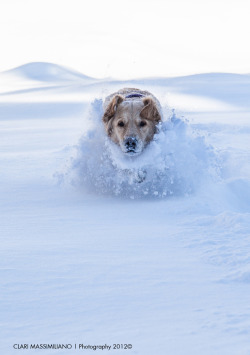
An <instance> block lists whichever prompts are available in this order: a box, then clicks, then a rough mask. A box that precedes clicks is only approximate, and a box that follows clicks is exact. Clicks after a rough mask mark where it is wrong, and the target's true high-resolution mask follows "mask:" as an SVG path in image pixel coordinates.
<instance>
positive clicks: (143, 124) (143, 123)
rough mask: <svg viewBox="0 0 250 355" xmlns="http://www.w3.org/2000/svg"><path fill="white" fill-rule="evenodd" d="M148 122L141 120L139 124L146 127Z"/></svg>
mask: <svg viewBox="0 0 250 355" xmlns="http://www.w3.org/2000/svg"><path fill="white" fill-rule="evenodd" d="M146 124H147V123H146V122H145V121H141V122H140V123H139V126H140V127H144V126H146Z"/></svg>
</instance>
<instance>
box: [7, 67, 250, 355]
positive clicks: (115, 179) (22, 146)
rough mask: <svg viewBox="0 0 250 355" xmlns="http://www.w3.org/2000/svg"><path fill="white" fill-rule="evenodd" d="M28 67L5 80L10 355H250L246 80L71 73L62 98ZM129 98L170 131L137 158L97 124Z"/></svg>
mask: <svg viewBox="0 0 250 355" xmlns="http://www.w3.org/2000/svg"><path fill="white" fill-rule="evenodd" d="M33 68H34V64H33V63H31V64H29V65H26V66H22V67H20V68H18V69H17V70H16V71H14V72H13V71H12V72H11V73H4V74H1V75H2V76H1V77H4V78H5V82H6V83H10V82H11V83H12V84H11V85H9V86H8V85H6V91H4V90H3V87H4V85H3V86H2V89H1V90H2V91H1V94H0V129H1V130H0V132H1V140H0V146H1V150H0V162H1V183H0V194H1V200H0V206H1V221H0V226H1V227H0V228H1V258H0V276H1V293H0V299H1V310H0V311H1V318H0V319H1V331H0V334H1V340H0V348H1V354H4V355H9V354H11V355H12V354H15V353H16V351H17V350H14V349H13V344H25V343H28V344H34V343H35V344H37V343H38V344H40V343H41V344H50V343H53V344H60V343H64V344H65V343H66V344H68V343H71V344H75V343H76V344H79V343H83V344H85V345H104V344H105V343H106V344H110V345H112V344H113V343H121V344H124V343H127V344H133V348H132V350H119V351H118V350H110V351H108V350H96V352H99V353H100V352H101V353H105V354H106V353H115V352H118V353H119V354H127V353H130V354H140V355H154V354H157V355H166V354H174V355H182V354H192V355H195V354H208V355H211V354H225V355H231V354H232V355H236V354H237V355H238V354H241V355H247V354H250V250H249V249H250V247H249V240H250V235H249V234H250V155H249V148H250V143H249V141H250V140H249V133H250V105H249V97H250V76H249V75H235V74H219V73H217V74H202V75H198V76H197V75H196V76H189V77H184V78H171V79H163V78H155V79H152V78H151V79H144V80H141V79H140V80H132V81H130V82H122V81H116V80H111V79H109V80H106V81H104V80H102V81H100V80H95V81H94V82H93V81H91V82H90V83H88V82H87V81H85V82H80V81H79V80H78V79H77V78H75V79H74V78H73V77H72V76H71V71H69V73H67V70H66V69H65V68H63V77H64V78H65V77H68V75H69V76H70V78H71V79H70V81H69V82H68V83H67V82H66V81H64V80H63V82H62V83H61V84H60V81H61V74H60V73H62V72H61V68H60V67H58V66H56V68H57V69H58V70H57V71H56V72H54V74H53V80H52V76H51V75H48V76H47V73H51V70H52V69H53V68H55V66H54V65H52V64H48V63H45V64H43V63H39V67H38V73H37V75H36V74H35V75H33V74H32V75H28V76H27V73H33ZM52 72H53V70H52ZM17 73H18V74H17ZM20 77H22V80H21V79H20ZM15 78H16V81H19V83H20V80H21V81H22V82H21V84H20V85H19V86H18V85H16V86H15V85H14V84H13V83H14V82H15ZM47 84H48V86H46V85H47ZM128 86H130V87H139V88H141V89H147V90H149V91H151V92H153V93H154V94H155V95H156V96H157V97H158V98H159V100H160V101H161V103H162V106H163V112H164V117H165V120H164V123H163V124H162V125H161V126H160V127H159V130H158V133H157V134H156V136H155V139H154V141H153V142H152V144H150V145H149V146H148V147H147V149H146V150H145V152H144V154H143V155H142V156H140V157H137V158H136V160H131V159H130V160H129V159H128V160H127V159H125V158H124V157H122V156H121V155H120V152H119V150H117V148H116V146H114V145H112V144H111V143H110V142H109V141H108V140H107V139H106V137H105V135H104V132H103V128H102V125H101V113H102V105H101V104H102V101H101V100H103V99H104V98H105V96H106V95H108V94H109V93H111V92H113V91H115V90H116V89H118V88H122V87H128ZM172 109H175V111H174V112H173V111H172ZM141 176H143V178H144V180H143V181H142V182H139V180H140V178H141ZM25 351H26V353H30V352H32V350H29V351H27V350H19V352H21V353H25ZM84 351H85V352H88V353H91V352H92V351H93V350H84ZM41 352H42V353H45V354H52V353H55V352H56V353H57V354H64V353H68V354H69V353H70V354H73V353H81V352H83V350H74V351H73V350H72V351H70V350H42V351H41Z"/></svg>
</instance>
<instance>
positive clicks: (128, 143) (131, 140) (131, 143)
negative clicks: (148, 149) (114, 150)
mask: <svg viewBox="0 0 250 355" xmlns="http://www.w3.org/2000/svg"><path fill="white" fill-rule="evenodd" d="M136 145H137V139H136V138H135V137H128V138H126V139H125V147H126V149H127V150H135V149H136Z"/></svg>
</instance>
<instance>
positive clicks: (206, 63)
mask: <svg viewBox="0 0 250 355" xmlns="http://www.w3.org/2000/svg"><path fill="white" fill-rule="evenodd" d="M249 10H250V2H249V0H237V1H235V0H227V1H226V0H217V1H215V0H209V1H203V0H189V1H185V0H174V1H173V0H166V1H164V0H155V1H149V0H144V1H141V0H134V1H131V0H126V1H115V0H106V1H101V0H91V1H85V0H71V1H69V0H42V1H41V0H35V1H34V0H22V1H20V0H8V1H7V0H5V1H2V2H1V12H0V36H1V42H0V43H1V56H0V71H3V70H7V69H10V68H13V67H15V66H19V65H21V64H25V63H28V62H34V61H39V62H40V61H45V62H52V63H56V64H61V65H65V66H68V67H71V68H74V69H76V70H79V71H81V72H82V73H84V74H86V75H90V76H94V77H99V78H101V77H109V76H112V77H120V78H131V77H142V76H175V75H183V74H191V73H200V72H235V73H249V72H250V50H249V41H248V37H249V33H250V21H249Z"/></svg>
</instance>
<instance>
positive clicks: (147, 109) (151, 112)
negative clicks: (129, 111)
mask: <svg viewBox="0 0 250 355" xmlns="http://www.w3.org/2000/svg"><path fill="white" fill-rule="evenodd" d="M142 101H143V103H144V107H143V109H142V110H141V113H140V115H141V117H142V118H145V119H148V120H151V121H155V122H157V123H158V122H160V121H161V115H160V113H159V111H158V109H157V107H156V104H155V102H154V100H153V99H152V97H150V96H148V97H144V99H143V100H142Z"/></svg>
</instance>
